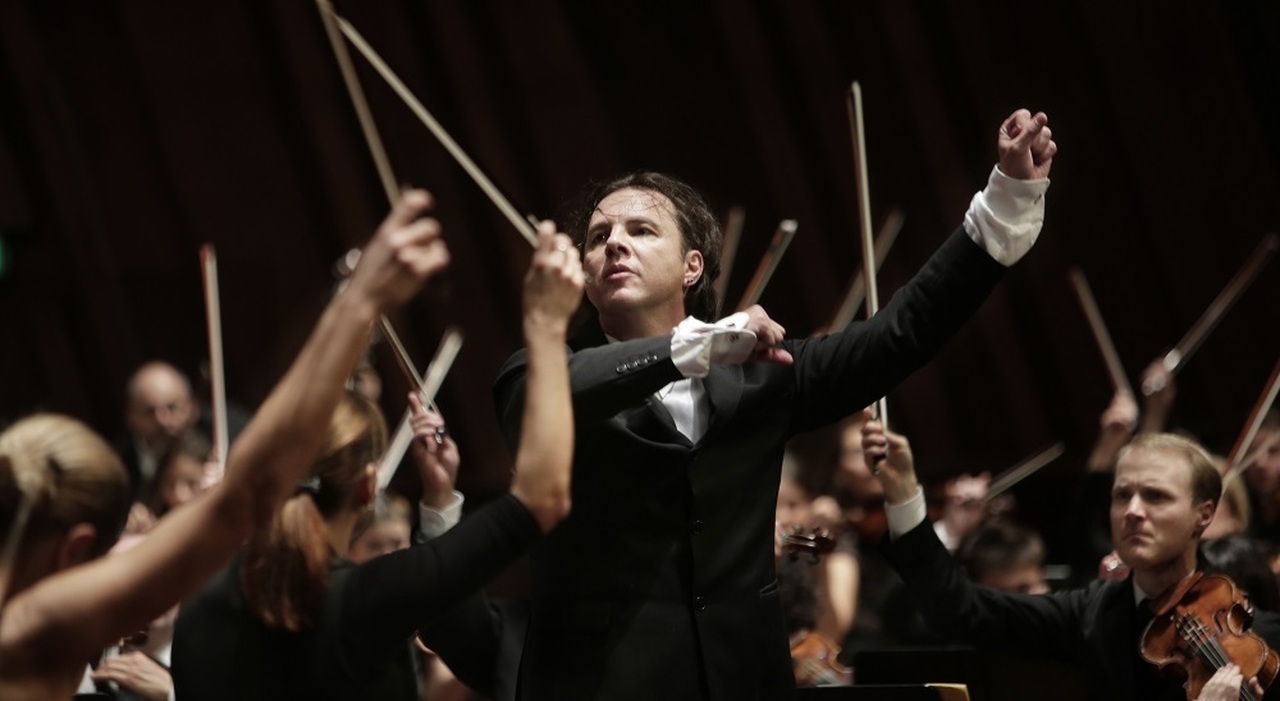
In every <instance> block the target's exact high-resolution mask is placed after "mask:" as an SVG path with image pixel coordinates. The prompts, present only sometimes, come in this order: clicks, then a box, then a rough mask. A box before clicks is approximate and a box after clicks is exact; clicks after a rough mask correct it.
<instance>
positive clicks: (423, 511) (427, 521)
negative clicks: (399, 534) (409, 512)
mask: <svg viewBox="0 0 1280 701" xmlns="http://www.w3.org/2000/svg"><path fill="white" fill-rule="evenodd" d="M464 501H466V499H465V498H463V496H462V492H459V491H456V490H455V491H454V493H453V499H452V500H451V501H450V502H449V505H448V506H446V507H444V508H443V509H439V510H437V509H433V508H431V507H430V506H427V505H426V504H424V503H422V502H418V537H419V539H420V540H431V539H432V538H436V537H438V536H439V535H440V534H442V533H444V532H445V531H447V530H449V529H450V528H453V527H454V526H456V525H458V521H459V520H461V519H462V503H463V502H464Z"/></svg>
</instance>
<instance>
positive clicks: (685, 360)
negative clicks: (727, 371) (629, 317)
mask: <svg viewBox="0 0 1280 701" xmlns="http://www.w3.org/2000/svg"><path fill="white" fill-rule="evenodd" d="M748 320H750V317H749V316H747V313H746V312H738V313H737V314H731V315H729V316H727V317H725V318H723V319H721V320H720V321H717V322H716V323H714V324H708V323H707V322H705V321H699V320H698V319H695V318H693V317H688V318H686V319H685V320H684V321H682V322H680V325H679V326H676V327H675V329H673V330H672V332H671V362H672V363H674V364H675V366H676V368H677V369H678V370H680V373H681V374H682V375H684V376H685V377H706V376H707V373H708V372H710V371H711V366H712V364H716V365H736V364H738V363H741V362H743V361H745V360H746V359H747V358H748V357H750V356H751V351H752V349H753V348H755V347H756V335H755V334H754V333H752V332H750V331H747V330H745V329H744V328H743V327H745V326H746V325H747V321H748Z"/></svg>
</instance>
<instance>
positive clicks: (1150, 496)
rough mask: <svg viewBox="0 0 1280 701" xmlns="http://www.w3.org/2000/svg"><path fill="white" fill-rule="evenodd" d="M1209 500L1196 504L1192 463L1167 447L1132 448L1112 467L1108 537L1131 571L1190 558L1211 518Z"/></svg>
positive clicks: (1154, 568)
mask: <svg viewBox="0 0 1280 701" xmlns="http://www.w3.org/2000/svg"><path fill="white" fill-rule="evenodd" d="M1213 510H1214V505H1213V502H1211V501H1202V502H1200V503H1196V502H1195V500H1194V497H1193V496H1192V489H1191V466H1190V464H1188V462H1187V460H1186V459H1185V458H1183V457H1182V456H1180V455H1177V454H1175V453H1172V452H1169V451H1165V450H1152V449H1144V450H1133V451H1130V452H1128V453H1125V454H1124V455H1123V456H1122V457H1121V459H1120V462H1119V463H1118V464H1117V465H1116V476H1115V482H1114V484H1113V486H1112V488H1111V538H1112V540H1113V541H1114V544H1115V548H1116V552H1117V553H1118V554H1119V555H1120V559H1121V560H1123V561H1124V562H1125V564H1127V565H1129V566H1130V567H1132V568H1133V569H1134V570H1135V571H1139V572H1140V571H1142V570H1156V569H1159V568H1161V567H1165V566H1168V565H1170V564H1171V563H1174V562H1177V561H1179V560H1180V559H1182V560H1185V559H1186V558H1187V557H1189V556H1190V557H1194V555H1193V553H1194V552H1195V548H1196V543H1197V542H1198V541H1199V537H1200V534H1201V533H1202V532H1203V531H1204V529H1205V528H1206V527H1207V526H1208V525H1209V522H1210V521H1212V520H1213Z"/></svg>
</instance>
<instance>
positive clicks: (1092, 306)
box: [1067, 268, 1133, 396]
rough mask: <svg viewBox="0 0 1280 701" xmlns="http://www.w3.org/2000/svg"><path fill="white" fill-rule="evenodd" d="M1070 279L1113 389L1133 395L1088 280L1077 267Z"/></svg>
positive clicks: (1071, 271)
mask: <svg viewBox="0 0 1280 701" xmlns="http://www.w3.org/2000/svg"><path fill="white" fill-rule="evenodd" d="M1067 275H1068V277H1070V279H1071V286H1072V288H1074V289H1075V291H1076V297H1077V298H1078V299H1079V300H1080V307H1081V308H1082V309H1083V310H1084V316H1085V318H1086V319H1087V320H1088V321H1089V328H1090V329H1091V330H1092V331H1093V339H1094V341H1096V342H1097V344H1098V350H1099V351H1101V352H1102V359H1103V361H1104V362H1105V363H1106V366H1107V373H1108V374H1109V375H1110V376H1111V387H1112V389H1113V390H1114V391H1116V392H1119V391H1125V392H1128V393H1129V395H1130V396H1132V395H1133V387H1131V386H1130V385H1129V379H1128V378H1127V377H1125V374H1124V366H1123V365H1121V364H1120V354H1119V353H1117V352H1116V346H1115V344H1114V343H1112V342H1111V333H1110V332H1109V331H1107V325H1106V322H1104V321H1103V320H1102V312H1100V311H1098V302H1097V300H1095V299H1094V298H1093V290H1092V289H1090V287H1089V281H1088V280H1087V279H1085V276H1084V273H1083V272H1081V270H1080V269H1079V268H1072V269H1071V270H1070V271H1069V272H1068V273H1067Z"/></svg>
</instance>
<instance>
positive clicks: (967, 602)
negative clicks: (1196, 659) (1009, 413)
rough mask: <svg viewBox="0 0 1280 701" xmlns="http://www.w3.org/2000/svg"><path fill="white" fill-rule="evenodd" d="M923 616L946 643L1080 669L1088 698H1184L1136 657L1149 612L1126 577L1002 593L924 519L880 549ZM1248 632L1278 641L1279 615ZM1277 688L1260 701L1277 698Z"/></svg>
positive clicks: (1267, 615)
mask: <svg viewBox="0 0 1280 701" xmlns="http://www.w3.org/2000/svg"><path fill="white" fill-rule="evenodd" d="M883 550H884V552H885V555H886V557H888V559H889V561H890V562H891V563H892V564H893V566H894V568H895V569H896V570H897V571H898V574H900V575H901V576H902V579H903V581H904V582H905V583H906V586H907V589H908V590H909V591H910V592H911V594H912V595H913V597H914V599H915V602H916V604H917V605H918V606H919V607H920V610H921V612H922V613H923V614H924V619H925V623H926V624H927V625H929V627H930V628H932V629H933V630H934V631H935V632H936V633H938V634H940V635H943V636H945V637H947V638H950V639H953V640H957V641H963V642H967V643H971V644H973V645H975V646H977V647H979V648H982V649H989V650H994V651H999V652H1004V653H1008V654H1013V655H1021V656H1024V657H1036V658H1046V659H1054V660H1059V661H1062V662H1067V663H1072V664H1077V665H1079V666H1080V667H1081V668H1082V669H1083V671H1084V674H1085V676H1086V688H1088V689H1089V698H1090V699H1097V700H1102V699H1108V700H1109V699H1116V700H1119V699H1125V700H1128V699H1141V700H1142V701H1163V700H1166V699H1167V700H1168V701H1185V700H1186V698H1187V696H1186V692H1185V690H1183V688H1182V685H1181V683H1179V682H1177V681H1176V680H1170V679H1168V678H1165V677H1163V676H1161V675H1160V674H1159V673H1158V672H1157V671H1156V669H1155V668H1154V667H1153V666H1151V665H1150V664H1148V663H1146V662H1145V661H1143V660H1142V659H1141V658H1140V656H1139V653H1138V643H1139V638H1140V636H1141V634H1142V630H1143V629H1144V628H1145V625H1146V622H1147V621H1150V620H1151V615H1150V614H1149V613H1147V614H1145V615H1144V613H1143V612H1142V611H1140V610H1139V609H1138V607H1137V606H1136V604H1135V602H1134V594H1133V583H1132V577H1130V578H1129V579H1126V580H1124V581H1119V582H1103V581H1094V582H1092V583H1090V584H1089V585H1088V586H1086V587H1084V588H1082V589H1072V590H1069V591H1064V592H1055V593H1052V594H1042V595H1034V594H1009V593H1005V592H1001V591H996V590H994V589H987V588H985V587H979V586H977V585H975V584H973V583H972V582H970V581H969V579H968V577H966V576H965V574H964V573H963V572H962V571H961V570H960V568H959V567H958V566H957V565H956V564H955V561H954V560H953V559H952V557H951V554H950V553H948V552H947V549H946V548H945V547H944V546H943V545H942V542H941V541H939V540H938V536H937V534H936V533H935V532H934V530H933V524H931V523H929V521H928V520H927V519H926V520H925V521H924V522H922V523H921V524H920V525H919V526H917V527H915V528H914V529H912V530H910V531H908V532H907V533H904V534H903V535H902V536H901V537H899V538H896V539H893V540H889V539H887V538H886V541H885V543H884V545H883ZM1253 630H1254V631H1255V632H1256V633H1258V634H1259V635H1260V636H1262V638H1263V639H1264V640H1266V641H1267V643H1268V645H1269V646H1270V647H1271V648H1272V649H1276V644H1277V643H1280V616H1277V615H1276V614H1274V613H1271V612H1267V611H1259V612H1257V613H1256V619H1255V621H1254V625H1253ZM1277 690H1280V684H1273V685H1272V686H1271V688H1270V689H1268V690H1267V694H1266V698H1267V699H1277V698H1280V691H1277Z"/></svg>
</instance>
